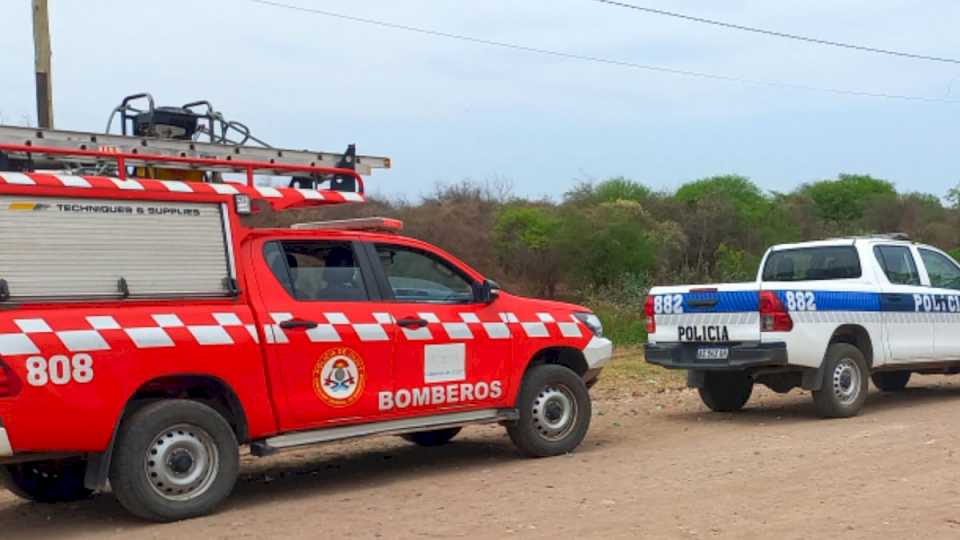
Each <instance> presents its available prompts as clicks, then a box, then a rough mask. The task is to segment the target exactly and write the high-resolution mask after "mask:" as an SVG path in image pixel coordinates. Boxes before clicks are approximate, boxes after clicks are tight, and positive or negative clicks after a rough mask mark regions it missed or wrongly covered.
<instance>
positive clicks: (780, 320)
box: [760, 291, 793, 332]
mask: <svg viewBox="0 0 960 540" xmlns="http://www.w3.org/2000/svg"><path fill="white" fill-rule="evenodd" d="M791 330H793V319H791V318H790V312H789V311H787V308H786V307H785V306H784V305H783V302H782V301H781V300H780V297H779V296H777V294H776V293H774V292H773V291H760V331H761V332H789V331H791Z"/></svg>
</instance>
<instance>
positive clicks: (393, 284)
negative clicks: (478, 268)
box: [376, 244, 473, 304]
mask: <svg viewBox="0 0 960 540" xmlns="http://www.w3.org/2000/svg"><path fill="white" fill-rule="evenodd" d="M376 249H377V256H378V257H379V259H380V263H381V264H382V265H383V272H384V274H385V275H386V278H387V281H388V283H389V285H390V288H391V289H392V290H393V297H394V299H395V300H397V301H400V302H428V303H440V304H464V303H470V302H473V286H472V284H471V281H470V280H469V279H468V278H467V277H466V276H464V275H463V274H462V273H461V272H460V271H459V270H457V269H456V268H454V267H453V266H451V265H449V264H448V263H446V262H445V261H443V260H441V259H440V258H438V257H436V256H434V255H431V254H428V253H425V252H422V251H419V250H416V249H413V248H408V247H403V246H394V245H387V244H377V246H376Z"/></svg>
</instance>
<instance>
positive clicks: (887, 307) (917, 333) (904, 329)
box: [873, 244, 937, 364]
mask: <svg viewBox="0 0 960 540" xmlns="http://www.w3.org/2000/svg"><path fill="white" fill-rule="evenodd" d="M873 254H874V257H875V258H876V260H877V263H878V264H879V265H880V268H881V269H882V271H883V276H882V277H881V279H880V283H881V286H880V311H881V313H882V320H883V328H884V334H885V335H886V342H887V348H888V350H889V351H890V362H891V363H896V364H903V363H910V362H922V361H928V360H931V359H932V358H933V357H934V345H933V343H934V320H935V318H936V316H937V315H936V314H935V313H933V312H932V309H926V308H925V307H924V304H923V301H922V298H923V294H924V293H929V290H928V289H927V288H926V287H923V286H922V285H921V282H920V273H919V272H918V271H917V263H916V258H915V257H914V253H913V249H912V248H911V247H910V246H907V245H903V244H899V245H898V244H889V245H888V244H879V245H876V246H874V247H873ZM918 298H919V299H920V302H919V303H918V302H917V299H918ZM928 307H929V306H928Z"/></svg>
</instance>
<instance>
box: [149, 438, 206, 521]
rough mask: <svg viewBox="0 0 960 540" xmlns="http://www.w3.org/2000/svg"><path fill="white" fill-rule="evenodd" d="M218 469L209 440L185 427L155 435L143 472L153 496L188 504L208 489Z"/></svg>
mask: <svg viewBox="0 0 960 540" xmlns="http://www.w3.org/2000/svg"><path fill="white" fill-rule="evenodd" d="M219 468H220V452H219V450H217V445H216V443H214V440H213V437H211V436H210V434H209V433H207V432H206V431H205V430H203V429H201V428H199V427H197V426H192V425H189V424H178V425H175V426H172V427H170V428H168V429H165V430H163V431H162V432H160V434H159V435H157V436H156V437H155V438H154V439H153V442H152V443H151V444H150V446H149V447H148V448H147V454H146V456H145V459H144V472H145V473H146V475H147V481H148V482H149V483H150V486H151V487H152V488H153V490H154V492H156V493H157V494H158V495H160V496H161V497H163V498H164V499H167V500H169V501H177V502H183V501H189V500H192V499H195V498H197V497H199V496H201V495H203V494H204V493H206V492H207V490H208V489H210V486H211V485H212V484H213V482H214V480H216V478H217V471H218V470H219Z"/></svg>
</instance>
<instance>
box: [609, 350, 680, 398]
mask: <svg viewBox="0 0 960 540" xmlns="http://www.w3.org/2000/svg"><path fill="white" fill-rule="evenodd" d="M686 374H687V372H686V371H683V370H674V369H664V368H661V367H659V366H655V365H653V364H648V363H647V362H646V361H645V360H644V358H643V347H640V346H624V347H619V348H617V350H616V353H615V354H614V357H613V361H612V362H611V363H610V365H608V366H607V367H606V368H605V369H604V370H603V373H602V374H601V375H600V381H599V382H598V383H597V386H596V388H595V389H594V392H597V393H598V395H600V396H602V397H616V396H621V395H624V394H629V395H638V394H649V393H657V392H663V391H664V390H668V389H670V390H675V389H681V388H685V387H686V382H687V379H686Z"/></svg>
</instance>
